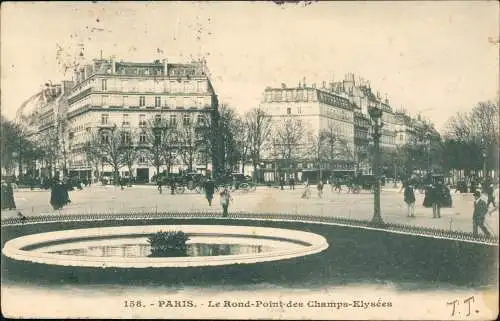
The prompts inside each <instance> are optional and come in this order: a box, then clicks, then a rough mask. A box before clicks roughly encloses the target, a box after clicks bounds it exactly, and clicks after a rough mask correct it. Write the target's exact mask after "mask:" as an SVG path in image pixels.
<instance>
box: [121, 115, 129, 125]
mask: <svg viewBox="0 0 500 321" xmlns="http://www.w3.org/2000/svg"><path fill="white" fill-rule="evenodd" d="M122 125H124V126H128V125H130V122H129V118H128V114H123V123H122Z"/></svg>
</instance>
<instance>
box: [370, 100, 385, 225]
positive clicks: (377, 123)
mask: <svg viewBox="0 0 500 321" xmlns="http://www.w3.org/2000/svg"><path fill="white" fill-rule="evenodd" d="M368 113H369V114H370V118H371V119H372V128H373V132H372V137H373V145H374V157H373V174H374V176H375V188H374V193H373V194H374V202H373V218H372V222H371V223H372V225H374V226H381V225H383V224H384V221H383V220H382V216H381V215H380V137H381V133H380V129H381V128H382V126H383V124H382V109H380V108H378V107H371V108H370V109H369V110H368Z"/></svg>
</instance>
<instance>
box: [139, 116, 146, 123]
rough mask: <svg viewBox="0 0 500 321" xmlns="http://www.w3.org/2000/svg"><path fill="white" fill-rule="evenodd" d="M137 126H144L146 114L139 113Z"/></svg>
mask: <svg viewBox="0 0 500 321" xmlns="http://www.w3.org/2000/svg"><path fill="white" fill-rule="evenodd" d="M139 126H146V115H144V114H141V115H139Z"/></svg>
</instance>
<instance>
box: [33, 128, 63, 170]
mask: <svg viewBox="0 0 500 321" xmlns="http://www.w3.org/2000/svg"><path fill="white" fill-rule="evenodd" d="M37 145H38V146H40V147H41V148H42V151H43V152H42V155H41V160H42V162H45V164H46V166H47V168H48V173H49V177H50V176H51V175H52V170H53V169H55V168H59V160H60V157H59V155H60V153H59V151H60V148H61V146H60V144H59V135H58V132H57V128H55V127H53V128H50V129H47V130H45V131H43V132H42V133H40V134H39V135H38V137H37ZM63 161H64V160H63ZM63 165H64V164H63ZM63 169H64V168H63ZM63 174H64V173H63Z"/></svg>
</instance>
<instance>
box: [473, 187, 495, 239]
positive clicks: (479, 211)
mask: <svg viewBox="0 0 500 321" xmlns="http://www.w3.org/2000/svg"><path fill="white" fill-rule="evenodd" d="M487 202H488V201H487V199H486V197H483V196H481V193H480V192H479V191H475V192H474V213H473V214H472V233H473V234H474V235H475V236H477V235H478V233H477V232H478V230H477V228H478V227H479V228H481V230H482V231H483V233H484V235H486V236H491V234H490V232H489V231H488V229H487V228H486V226H484V219H485V217H486V214H487V213H488V204H487Z"/></svg>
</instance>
